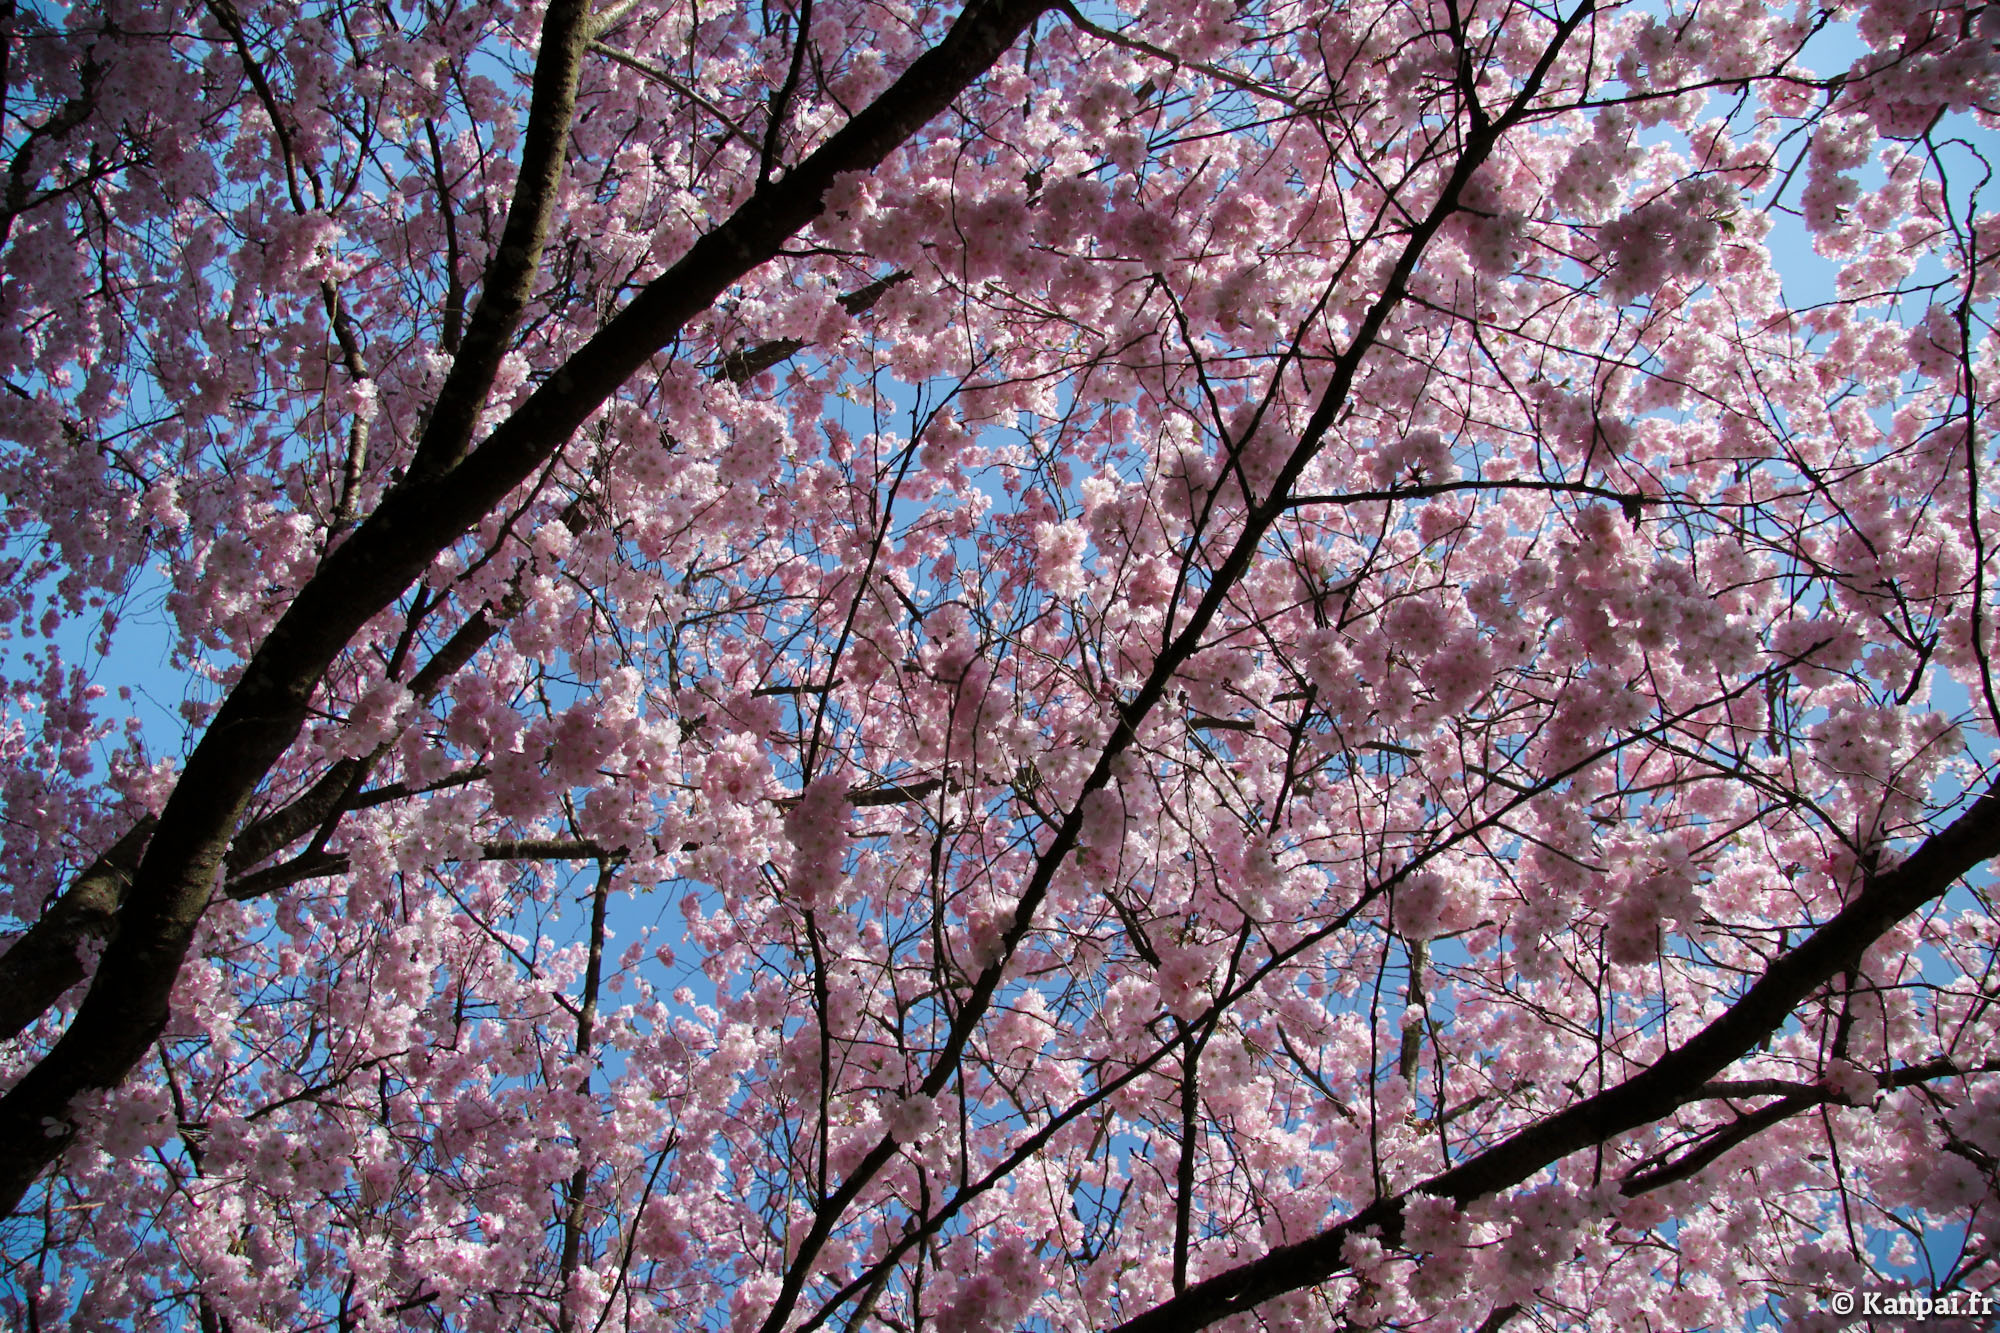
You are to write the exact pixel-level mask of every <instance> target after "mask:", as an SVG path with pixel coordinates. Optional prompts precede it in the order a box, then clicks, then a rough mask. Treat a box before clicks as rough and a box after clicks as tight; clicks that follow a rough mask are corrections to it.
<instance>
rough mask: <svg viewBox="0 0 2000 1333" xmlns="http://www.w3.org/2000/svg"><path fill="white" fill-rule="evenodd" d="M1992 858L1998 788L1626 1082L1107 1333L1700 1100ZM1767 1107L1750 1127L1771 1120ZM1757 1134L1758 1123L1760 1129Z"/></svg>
mask: <svg viewBox="0 0 2000 1333" xmlns="http://www.w3.org/2000/svg"><path fill="white" fill-rule="evenodd" d="M1996 855H2000V786H1995V787H1993V788H1990V789H1988V790H1987V791H1986V793H1985V794H1984V795H1982V796H1981V797H1980V798H1979V799H1978V801H1976V802H1975V803H1974V804H1973V806H1972V808H1971V809H1969V810H1967V811H1966V812H1965V813H1964V814H1963V815H1961V816H1960V817H1959V818H1958V819H1957V820H1955V821H1953V823H1952V824H1951V825H1950V826H1949V827H1947V828H1945V829H1944V830H1942V831H1941V832H1939V833H1937V834H1935V835H1933V836H1932V837H1930V838H1929V839H1927V840H1926V841H1925V842H1924V843H1923V845H1922V846H1920V847H1919V848H1917V850H1916V851H1915V852H1914V853H1912V854H1911V856H1910V857H1909V859H1908V860H1906V861H1903V862H1902V863H1901V864H1899V865H1897V866H1895V867H1894V868H1893V869H1890V870H1886V871H1883V872H1882V873H1880V874H1878V875H1875V876H1873V877H1872V878H1870V879H1869V880H1868V881H1867V882H1866V884H1865V885H1864V887H1863V888H1862V890H1861V892H1860V893H1858V894H1857V895H1855V898H1854V900H1853V901H1852V902H1851V903H1849V904H1848V905H1847V907H1845V908H1844V909H1842V911H1841V912H1840V913H1839V914H1838V915H1836V916H1835V917H1834V918H1833V920H1831V921H1829V922H1827V923H1826V924H1825V925H1824V926H1821V927H1820V928H1819V929H1818V930H1816V931H1814V932H1813V933H1812V934H1811V935H1810V936H1808V937H1807V938H1806V939H1805V940H1804V941H1802V942H1801V943H1800V944H1799V946H1798V947H1797V948H1795V949H1793V950H1791V951H1790V952H1788V953H1786V954H1784V955H1782V956H1780V957H1779V958H1778V959H1777V960H1776V961H1775V962H1773V963H1772V964H1771V966H1770V969H1769V970H1768V971H1766V972H1765V974H1764V975H1763V976H1762V977H1761V978H1759V979H1758V980H1757V982H1756V983H1755V984H1754V985H1752V986H1751V987H1750V988H1749V989H1748V990H1746V991H1745V992H1744V993H1743V994H1742V996H1741V997H1739V998H1738V999H1737V1001H1736V1002H1735V1003H1734V1004H1732V1005H1730V1006H1729V1008H1728V1009H1726V1010H1724V1011H1723V1012H1722V1014H1721V1015H1720V1016H1718V1017H1717V1018H1716V1019H1715V1020H1714V1021H1712V1022H1711V1023H1709V1025H1708V1026H1707V1027H1705V1028H1703V1029H1702V1030H1701V1032H1699V1033H1698V1034H1696V1035H1695V1036H1694V1037H1693V1038H1692V1039H1691V1040H1690V1041H1688V1042H1687V1043H1686V1044H1685V1045H1682V1046H1680V1047H1677V1048H1676V1049H1674V1050H1672V1051H1670V1052H1668V1053H1667V1054H1666V1055H1663V1056H1662V1057H1660V1059H1659V1060H1658V1061H1656V1062H1655V1063H1654V1064H1652V1065H1651V1066H1649V1067H1648V1068H1646V1069H1644V1070H1642V1071H1641V1072H1639V1073H1637V1074H1635V1075H1633V1076H1632V1077H1631V1078H1628V1079H1626V1080H1625V1081H1624V1082H1622V1083H1619V1084H1616V1085H1614V1086H1612V1087H1609V1088H1606V1089H1605V1090H1604V1091H1602V1092H1600V1093H1597V1094H1596V1095H1594V1096H1591V1097H1587V1098H1585V1099H1583V1100H1582V1101H1580V1102H1577V1103H1575V1104H1574V1105H1572V1106H1569V1107H1567V1108H1566V1109H1564V1110H1562V1111H1559V1112H1557V1113H1556V1114H1554V1115H1552V1116H1550V1117H1548V1118H1547V1119H1545V1120H1541V1121H1538V1122H1537V1123H1535V1124H1533V1125H1530V1126H1528V1127H1527V1128H1524V1129H1522V1130H1520V1131H1519V1132H1518V1133H1516V1134H1514V1135H1513V1136H1512V1137H1511V1138H1508V1139H1505V1140H1503V1141H1502V1142H1500V1143H1498V1144H1496V1145H1495V1146H1493V1147H1491V1148H1489V1149H1487V1150H1486V1151H1485V1152H1482V1153H1479V1154H1478V1155H1477V1156H1474V1157H1470V1158H1467V1159H1466V1160H1465V1161H1463V1162H1460V1163H1459V1164H1458V1165H1457V1166H1454V1167H1452V1168H1450V1169H1449V1170H1447V1171H1444V1172H1442V1173H1440V1174H1439V1175H1436V1176H1433V1177H1432V1178H1431V1179H1430V1180H1428V1181H1426V1182H1425V1183H1424V1184H1422V1185H1420V1186H1418V1187H1416V1188H1415V1189H1411V1190H1406V1191H1404V1192H1403V1193H1401V1194H1399V1195H1396V1196H1395V1197H1393V1198H1387V1199H1380V1200H1377V1201H1376V1202H1375V1203H1372V1204H1370V1205H1369V1206H1368V1207H1366V1208H1364V1209H1362V1210H1361V1211H1360V1212H1358V1213H1356V1214H1354V1215H1353V1216H1352V1217H1350V1218H1348V1220H1347V1221H1345V1222H1342V1223H1340V1224H1339V1225H1337V1226H1334V1227H1330V1228H1329V1229H1327V1230H1325V1231H1322V1232H1321V1233H1319V1234H1318V1235H1316V1236H1313V1237H1311V1238H1310V1239H1307V1240H1303V1241H1300V1242H1298V1243H1297V1244H1294V1245H1286V1246H1281V1247H1279V1248H1278V1249H1275V1250H1272V1251H1271V1252H1270V1253H1268V1254H1266V1255H1264V1256H1263V1257H1262V1258H1261V1259H1255V1260H1252V1261H1251V1262H1249V1263H1246V1264H1239V1265H1238V1266H1236V1267H1234V1268H1231V1269H1229V1270H1227V1271H1226V1272H1222V1273H1218V1274H1216V1275H1215V1276H1214V1277H1211V1278H1209V1279H1207V1280H1206V1281H1204V1282H1201V1283H1199V1284H1198V1285H1196V1286H1193V1287H1190V1288H1189V1289H1188V1290H1187V1291H1186V1292H1185V1293H1183V1294H1181V1295H1178V1296H1175V1297H1174V1298H1173V1299H1172V1300H1169V1301H1165V1302H1163V1303H1162V1304H1160V1305H1157V1306H1155V1307H1153V1308H1152V1309H1151V1310H1148V1311H1147V1312H1146V1313H1144V1314H1142V1315H1139V1316H1138V1317H1137V1318H1135V1319H1131V1320H1128V1321H1127V1322H1125V1323H1123V1324H1121V1325H1119V1326H1118V1328H1117V1330H1116V1331H1115V1333H1183V1331H1184V1330H1192V1329H1198V1328H1205V1327H1207V1326H1208V1325H1209V1324H1212V1323H1214V1322H1215V1321H1216V1320H1218V1319H1222V1318H1224V1317H1226V1316H1228V1315H1231V1314H1238V1313H1241V1312H1243V1311H1246V1310H1250V1309H1253V1308H1255V1307H1256V1306H1257V1305H1259V1304H1261V1303H1263V1302H1264V1301H1267V1300H1270V1299H1271V1298H1273V1297H1275V1296H1281V1295H1283V1294H1285V1293H1286V1292H1290V1291H1297V1290H1299V1289H1300V1288H1303V1287H1310V1286H1316V1285H1318V1284H1319V1283H1321V1282H1325V1281H1326V1280H1328V1279H1329V1278H1331V1277H1333V1276H1334V1275H1335V1274H1337V1273H1339V1272H1341V1271H1342V1270H1343V1269H1344V1268H1345V1267H1346V1266H1347V1259H1346V1244H1347V1241H1348V1239H1349V1238H1350V1237H1352V1236H1356V1235H1359V1234H1361V1233H1362V1232H1364V1231H1370V1230H1371V1229H1372V1231H1373V1234H1375V1235H1377V1236H1379V1237H1380V1238H1381V1239H1382V1240H1383V1241H1384V1242H1385V1243H1387V1244H1395V1243H1396V1242H1397V1240H1398V1239H1399V1238H1400V1237H1401V1235H1402V1230H1403V1208H1404V1206H1405V1205H1406V1204H1407V1203H1408V1202H1409V1201H1410V1199H1411V1198H1413V1197H1414V1196H1415V1195H1418V1194H1427V1195H1432V1196H1434V1197H1437V1198H1444V1199H1451V1200H1453V1201H1455V1202H1457V1203H1460V1204H1464V1203H1469V1202H1470V1201H1472V1200H1474V1199H1478V1198H1482V1197H1485V1196H1488V1195H1493V1194H1497V1193H1499V1192H1500V1191H1501V1190H1504V1189H1509V1188H1512V1187H1513V1186H1515V1185H1518V1184H1520V1183H1521V1182H1522V1181H1524V1180H1527V1179H1528V1178H1529V1177H1530V1176H1533V1175H1534V1174H1535V1173H1536V1172H1538V1171H1541V1170H1543V1169H1544V1168H1546V1167H1549V1166H1553V1165H1554V1164H1555V1163H1557V1162H1559V1161H1561V1160H1562V1159H1563V1158H1565V1157H1567V1156H1569V1155H1570V1154H1571V1153H1574V1152H1579V1151H1582V1150H1584V1149H1587V1148H1592V1147H1595V1146H1597V1145H1599V1144H1602V1143H1605V1142H1608V1141H1609V1140H1610V1139H1612V1138H1614V1137H1615V1136H1617V1135H1619V1134H1623V1133H1626V1132H1628V1131H1630V1130H1634V1129H1637V1128H1640V1127H1641V1126H1643V1125H1647V1124H1650V1123H1651V1122H1653V1121H1655V1120H1658V1119H1659V1118H1660V1117H1662V1116H1665V1115H1668V1114H1670V1113H1672V1111H1673V1110H1674V1109H1675V1108H1676V1107H1679V1106H1682V1105H1685V1104H1686V1103H1687V1102H1689V1101H1692V1100H1695V1099H1697V1098H1699V1097H1701V1096H1703V1095H1705V1094H1704V1093H1703V1091H1702V1088H1703V1085H1704V1084H1706V1083H1707V1082H1708V1081H1709V1080H1710V1079H1712V1078H1714V1077H1715V1076H1716V1075H1717V1074H1719V1073H1721V1072H1722V1071H1723V1070H1724V1069H1725V1068H1727V1067H1728V1066H1729V1065H1730V1064H1732V1063H1733V1062H1735V1061H1736V1060H1739V1059H1741V1058H1742V1057H1743V1056H1745V1055H1747V1054H1748V1053H1749V1052H1750V1051H1751V1050H1752V1049H1754V1048H1755V1047H1756V1045H1757V1043H1759V1042H1760V1041H1762V1040H1763V1039H1764V1038H1766V1037H1768V1036H1769V1035H1770V1034H1772V1033H1774V1032H1776V1031H1777V1030H1778V1028H1779V1027H1781V1026H1782V1025H1783V1024H1784V1022H1785V1020H1786V1019H1787V1018H1788V1017H1789V1016H1790V1015H1791V1013H1792V1011H1793V1010H1794V1009H1796V1008H1797V1007H1798V1005H1799V1004H1800V1003H1801V1002H1802V1001H1803V1000H1805V999H1806V998H1807V997H1808V996H1810V995H1811V994H1812V993H1813V992H1814V991H1815V990H1817V989H1818V988H1819V987H1821V986H1823V985H1825V984H1826V983H1827V982H1828V981H1830V980H1832V979H1833V977H1834V976H1835V975H1837V974H1838V973H1840V972H1842V971H1845V970H1847V969H1849V968H1851V967H1853V966H1854V965H1855V963H1856V961H1857V960H1858V959H1859V958H1860V957H1861V955H1862V953H1863V952H1865V951H1866V950H1867V948H1868V947H1869V945H1871V944H1873V943H1874V942H1875V941H1876V940H1879V939H1881V938H1882V936H1883V935H1884V934H1885V933H1886V932H1887V931H1888V930H1889V929H1890V928H1891V927H1893V926H1894V925H1896V923H1898V922H1899V921H1901V920H1903V919H1904V918H1905V917H1907V916H1909V915H1910V914H1911V913H1912V912H1915V911H1916V910H1917V909H1918V908H1920V907H1922V906H1923V905H1924V904H1925V903H1927V902H1929V901H1931V900H1932V899H1933V898H1936V897H1939V896H1940V895H1942V894H1943V893H1945V892H1946V891H1947V890H1948V889H1950V888H1951V886H1952V885H1953V884H1954V883H1956V882H1957V880H1958V879H1959V877H1960V876H1962V875H1964V874H1966V873H1967V872H1968V871H1971V870H1972V869H1974V868H1975V867H1977V866H1978V865H1979V864H1981V863H1982V862H1984V861H1986V860H1989V859H1990V858H1992V857H1994V856H1996ZM1782 1105H1784V1103H1782V1102H1781V1103H1778V1104H1776V1105H1774V1106H1773V1107H1767V1108H1765V1110H1764V1111H1763V1112H1753V1113H1752V1117H1753V1118H1754V1117H1756V1116H1760V1115H1766V1116H1768V1117H1769V1118H1771V1119H1772V1120H1773V1121H1774V1122H1775V1119H1777V1118H1782V1113H1781V1112H1779V1111H1778V1110H1777V1106H1782ZM1760 1127H1761V1125H1760Z"/></svg>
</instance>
